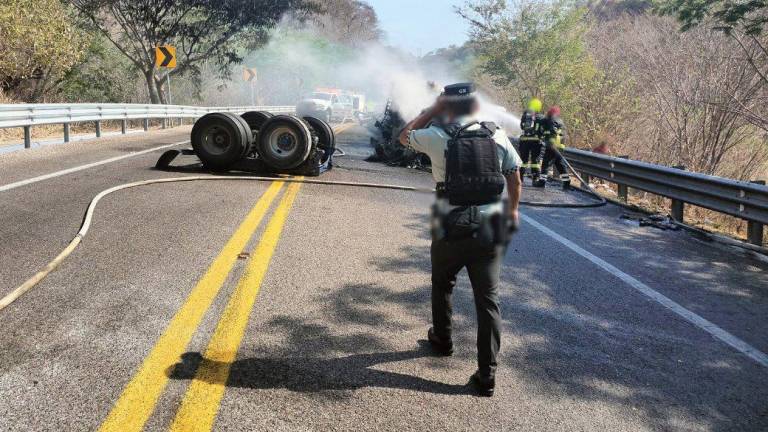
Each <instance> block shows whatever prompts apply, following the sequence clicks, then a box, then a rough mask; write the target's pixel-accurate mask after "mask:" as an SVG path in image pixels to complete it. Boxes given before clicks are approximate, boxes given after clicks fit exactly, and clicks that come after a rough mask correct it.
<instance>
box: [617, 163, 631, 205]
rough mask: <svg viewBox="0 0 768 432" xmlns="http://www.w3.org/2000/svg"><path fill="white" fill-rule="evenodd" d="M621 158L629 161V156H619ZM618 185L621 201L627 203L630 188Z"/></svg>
mask: <svg viewBox="0 0 768 432" xmlns="http://www.w3.org/2000/svg"><path fill="white" fill-rule="evenodd" d="M619 158H621V159H629V156H619ZM616 185H617V186H618V195H619V199H620V200H622V201H624V202H627V200H628V197H629V188H628V187H627V185H623V184H620V183H616Z"/></svg>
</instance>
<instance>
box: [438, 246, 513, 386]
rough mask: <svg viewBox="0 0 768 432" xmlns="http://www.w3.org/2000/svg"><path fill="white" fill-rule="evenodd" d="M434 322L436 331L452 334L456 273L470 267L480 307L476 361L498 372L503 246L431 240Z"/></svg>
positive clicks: (483, 371)
mask: <svg viewBox="0 0 768 432" xmlns="http://www.w3.org/2000/svg"><path fill="white" fill-rule="evenodd" d="M431 255H432V323H433V326H434V329H435V333H436V334H437V336H438V337H440V338H441V339H444V340H448V339H450V338H451V329H452V327H451V315H452V313H453V304H452V302H451V294H453V287H455V286H456V275H457V274H458V273H459V271H461V269H462V268H464V267H466V268H467V273H469V280H470V281H471V282H472V291H473V293H474V296H475V309H476V310H477V364H478V369H479V370H480V373H481V374H483V375H484V376H485V377H488V378H492V377H494V376H495V374H496V356H497V355H498V353H499V346H500V344H501V312H500V310H499V276H500V272H501V262H502V259H503V255H504V248H503V247H501V246H496V245H494V244H489V243H488V242H486V241H482V240H479V239H473V238H467V239H464V240H445V239H441V240H433V241H432V254H431Z"/></svg>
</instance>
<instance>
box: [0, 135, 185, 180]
mask: <svg viewBox="0 0 768 432" xmlns="http://www.w3.org/2000/svg"><path fill="white" fill-rule="evenodd" d="M187 143H189V140H186V141H179V142H177V143H173V144H166V145H162V146H159V147H153V148H150V149H147V150H141V151H137V152H135V153H130V154H127V155H123V156H117V157H113V158H109V159H104V160H100V161H96V162H91V163H89V164H85V165H80V166H76V167H72V168H67V169H65V170H61V171H56V172H52V173H50V174H45V175H41V176H38V177H32V178H30V179H26V180H21V181H17V182H14V183H9V184H7V185H3V186H0V192H5V191H9V190H11V189H16V188H18V187H22V186H26V185H29V184H32V183H37V182H41V181H44V180H49V179H52V178H56V177H61V176H64V175H67V174H72V173H75V172H78V171H83V170H87V169H89V168H94V167H97V166H99V165H106V164H109V163H112V162H117V161H121V160H123V159H128V158H132V157H136V156H141V155H143V154H147V153H152V152H155V151H158V150H163V149H167V148H169V147H175V146H179V145H182V144H187Z"/></svg>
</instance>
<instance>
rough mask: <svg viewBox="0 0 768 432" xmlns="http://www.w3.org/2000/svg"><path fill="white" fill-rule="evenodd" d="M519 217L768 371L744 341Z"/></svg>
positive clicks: (766, 361)
mask: <svg viewBox="0 0 768 432" xmlns="http://www.w3.org/2000/svg"><path fill="white" fill-rule="evenodd" d="M520 217H521V218H522V219H523V220H524V221H525V222H527V223H528V224H530V225H531V226H533V227H534V228H536V229H537V230H539V231H541V232H542V233H544V234H546V235H547V236H549V237H551V238H552V239H554V240H556V241H557V242H559V243H561V244H563V245H564V246H565V247H567V248H568V249H570V250H572V251H574V252H576V253H577V254H579V255H581V256H582V257H584V258H586V259H588V260H589V261H591V262H592V263H593V264H595V265H597V266H598V267H600V268H602V269H603V270H605V271H607V272H608V273H611V274H612V275H614V276H616V277H617V278H619V279H621V280H622V281H624V282H626V283H627V284H628V285H629V286H631V287H632V288H634V289H636V290H637V291H640V292H641V293H642V294H645V295H646V296H647V297H649V298H650V299H651V300H653V301H655V302H657V303H659V304H661V305H662V306H664V307H666V308H667V309H669V310H671V311H672V312H674V313H676V314H677V315H679V316H680V317H681V318H683V319H684V320H686V321H688V322H689V323H691V324H693V325H695V326H696V327H698V328H700V329H702V330H704V331H705V332H707V333H709V334H710V335H712V336H713V337H715V338H716V339H719V340H720V341H722V342H725V343H726V344H727V345H729V346H731V347H732V348H734V349H735V350H736V351H739V352H740V353H742V354H744V355H746V356H747V357H749V358H751V359H752V360H754V361H756V362H757V363H758V364H760V365H761V366H763V367H768V355H766V354H765V353H764V352H762V351H760V350H758V349H757V348H755V347H753V346H752V345H750V344H748V343H746V342H744V341H743V340H741V339H739V338H737V337H736V336H734V335H732V334H730V333H728V332H727V331H725V330H723V329H722V328H720V327H718V326H717V325H715V324H714V323H712V322H710V321H708V320H706V319H705V318H703V317H701V316H700V315H697V314H696V313H694V312H691V311H689V310H688V309H686V308H684V307H683V306H681V305H680V304H678V303H676V302H674V301H673V300H671V299H670V298H668V297H666V296H665V295H663V294H661V293H659V292H658V291H655V290H654V289H652V288H651V287H649V286H648V285H646V284H644V283H642V282H640V281H639V280H637V279H635V278H634V277H632V276H630V275H628V274H626V273H624V272H623V271H621V270H619V269H618V268H616V267H614V266H613V265H611V264H609V263H607V262H606V261H604V260H603V259H601V258H599V257H597V256H595V255H593V254H591V253H589V252H587V251H586V250H584V249H582V248H581V247H580V246H578V245H577V244H576V243H574V242H572V241H570V240H568V239H567V238H565V237H563V236H561V235H560V234H558V233H556V232H554V231H552V230H551V229H549V228H547V227H545V226H544V225H542V224H540V223H539V222H537V221H535V220H534V219H532V218H531V217H530V216H526V215H524V214H521V215H520Z"/></svg>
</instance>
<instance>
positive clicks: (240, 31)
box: [70, 0, 317, 103]
mask: <svg viewBox="0 0 768 432" xmlns="http://www.w3.org/2000/svg"><path fill="white" fill-rule="evenodd" d="M70 3H72V4H73V5H74V6H75V7H76V8H77V10H78V11H79V13H80V16H81V17H83V18H84V19H86V20H87V21H88V22H89V23H90V25H91V26H92V28H93V29H94V30H96V31H99V32H100V33H102V34H103V35H104V36H105V37H107V38H108V39H109V40H110V41H111V42H112V43H113V44H114V45H115V46H116V47H117V48H118V49H119V50H120V52H122V53H123V55H125V56H126V58H128V59H129V60H130V61H131V62H132V63H133V64H134V65H135V66H136V68H137V69H138V70H140V71H141V72H142V73H143V74H144V76H145V79H146V82H147V89H148V90H149V94H150V97H151V99H152V102H154V103H165V102H167V95H166V94H165V93H164V91H163V88H164V85H165V84H166V83H167V81H168V77H169V76H170V75H174V76H183V75H188V76H189V75H191V76H192V79H193V81H194V82H200V74H201V70H202V69H201V68H202V67H203V66H204V65H207V66H211V65H213V66H215V67H216V71H217V73H218V75H219V76H220V77H222V78H226V77H229V75H230V73H231V70H232V66H233V65H235V64H238V63H240V62H242V60H243V53H244V52H245V50H246V49H253V48H255V47H258V46H261V45H262V44H264V43H265V42H266V41H267V39H268V35H269V32H270V31H271V30H272V29H273V28H274V27H275V25H276V24H277V23H278V22H279V21H280V20H281V19H282V17H283V16H284V15H285V14H287V13H291V12H295V13H306V12H311V11H314V10H317V5H316V4H315V3H313V2H310V1H309V0H203V1H201V0H131V1H126V0H72V1H71V2H70ZM165 44H169V45H174V46H176V48H177V60H178V67H177V68H176V69H172V70H170V71H165V70H158V69H156V68H155V65H154V63H155V53H154V50H155V47H157V46H160V45H165Z"/></svg>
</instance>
